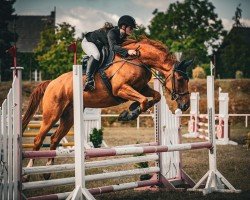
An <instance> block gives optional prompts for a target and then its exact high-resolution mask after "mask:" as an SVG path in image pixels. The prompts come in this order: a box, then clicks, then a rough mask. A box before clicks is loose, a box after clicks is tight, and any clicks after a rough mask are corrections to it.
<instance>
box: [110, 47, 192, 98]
mask: <svg viewBox="0 0 250 200" xmlns="http://www.w3.org/2000/svg"><path fill="white" fill-rule="evenodd" d="M139 48H140V46H138V47H137V48H136V49H135V50H136V52H137V54H136V55H135V56H131V57H128V58H126V59H125V58H122V59H120V60H118V61H115V62H111V63H109V64H108V65H107V66H111V65H113V64H115V63H119V62H123V63H122V65H121V66H120V67H119V68H118V69H117V70H116V71H115V72H114V74H113V75H112V76H111V77H109V80H111V79H112V78H113V77H114V76H115V74H116V73H117V72H118V71H119V70H120V69H121V68H122V67H123V66H124V64H125V63H129V64H132V65H135V66H138V67H141V68H144V69H146V70H147V71H148V72H150V73H152V74H153V75H154V76H155V78H157V79H158V80H159V81H160V83H161V84H162V85H163V86H164V85H165V81H166V80H167V79H168V78H169V77H170V76H171V83H172V91H169V93H170V95H171V99H172V100H178V99H180V98H181V97H182V96H185V95H189V94H190V93H189V91H186V92H181V93H178V92H177V90H176V85H175V79H176V77H175V72H178V73H179V74H180V75H181V76H182V77H183V78H184V79H185V80H189V78H188V75H187V73H186V72H184V71H182V70H179V69H177V66H176V65H175V66H174V68H173V70H172V73H171V74H170V75H169V76H168V77H167V78H166V79H165V80H164V78H163V77H162V76H160V75H159V73H158V72H157V71H156V70H154V69H152V68H150V66H149V65H147V64H145V63H143V62H142V61H141V60H140V58H139V57H140V51H139ZM135 59H138V61H139V62H140V63H139V64H138V63H135V62H132V61H131V60H135Z"/></svg>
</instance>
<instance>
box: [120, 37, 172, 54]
mask: <svg viewBox="0 0 250 200" xmlns="http://www.w3.org/2000/svg"><path fill="white" fill-rule="evenodd" d="M138 42H140V43H146V44H150V45H152V46H154V47H156V48H157V49H159V50H161V51H167V52H169V49H168V47H167V46H166V45H164V44H163V43H162V42H161V41H157V40H151V39H149V38H147V37H146V36H140V37H139V38H138V39H137V40H136V39H127V40H126V41H125V42H123V43H122V46H123V47H124V46H127V45H129V44H133V43H138Z"/></svg>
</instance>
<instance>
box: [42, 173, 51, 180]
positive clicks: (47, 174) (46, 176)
mask: <svg viewBox="0 0 250 200" xmlns="http://www.w3.org/2000/svg"><path fill="white" fill-rule="evenodd" d="M50 177H51V173H46V174H43V178H44V180H49V179H50Z"/></svg>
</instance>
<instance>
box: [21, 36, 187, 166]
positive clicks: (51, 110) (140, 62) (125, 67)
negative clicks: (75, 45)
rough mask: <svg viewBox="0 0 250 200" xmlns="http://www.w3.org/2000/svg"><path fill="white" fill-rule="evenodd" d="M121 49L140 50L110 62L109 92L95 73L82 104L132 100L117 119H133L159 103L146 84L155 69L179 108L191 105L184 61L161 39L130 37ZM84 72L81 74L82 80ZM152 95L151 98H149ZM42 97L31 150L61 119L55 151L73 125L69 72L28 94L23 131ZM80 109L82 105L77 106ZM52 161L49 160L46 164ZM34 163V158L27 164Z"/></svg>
mask: <svg viewBox="0 0 250 200" xmlns="http://www.w3.org/2000/svg"><path fill="white" fill-rule="evenodd" d="M123 47H124V48H127V49H136V50H137V51H138V52H139V53H138V56H137V57H136V58H134V59H133V60H125V59H122V58H121V57H119V56H118V55H116V56H115V59H114V62H113V64H111V66H110V67H109V68H108V69H106V70H105V72H106V75H107V77H109V78H110V82H111V85H112V94H110V92H109V91H108V89H107V87H106V86H105V85H104V84H103V81H102V79H101V77H100V74H99V73H97V74H96V75H95V82H96V89H95V90H94V91H92V92H84V93H83V99H84V106H85V107H90V108H105V107H110V106H115V105H118V104H120V103H119V102H117V100H115V98H114V96H115V97H120V98H122V99H124V101H134V102H135V103H133V104H132V105H131V106H130V109H129V110H128V111H124V112H123V113H122V114H121V115H120V117H119V119H120V120H125V121H128V120H133V119H135V118H136V117H138V115H139V114H140V113H141V112H144V111H146V110H147V109H148V108H150V107H152V106H153V105H154V104H155V103H157V102H159V101H160V99H161V95H160V93H159V92H157V91H155V90H153V89H152V88H150V87H149V85H148V82H149V81H150V79H151V75H152V74H151V71H148V70H149V69H154V70H156V71H158V72H159V73H160V74H162V75H163V77H165V81H164V86H165V87H166V89H167V90H168V91H169V92H170V94H171V95H172V99H174V100H175V101H176V102H177V104H178V107H179V108H180V109H181V110H187V109H188V108H189V105H190V101H189V92H188V77H187V74H186V67H187V65H189V64H190V63H189V64H187V63H185V62H181V63H179V62H177V60H176V59H175V57H174V56H173V55H171V54H170V52H169V50H168V49H167V48H166V47H165V46H164V45H163V44H162V43H160V42H156V41H153V40H150V39H147V38H144V39H141V40H140V41H135V40H133V41H132V40H131V41H129V42H127V43H126V42H125V43H124V44H123ZM84 81H85V75H83V82H84ZM148 97H151V98H152V99H151V100H148ZM41 100H42V108H43V113H42V115H43V119H42V123H41V128H40V130H39V134H38V135H37V136H36V137H35V139H34V148H33V150H35V151H38V150H39V149H40V147H41V145H42V143H43V141H44V139H45V137H46V134H47V133H48V132H49V130H50V129H51V128H52V127H53V125H54V124H55V123H56V122H57V121H58V120H60V124H59V127H58V128H57V130H56V131H55V132H54V133H53V135H52V136H51V145H50V149H51V150H55V149H56V147H57V146H58V144H59V142H60V140H61V139H62V138H63V137H64V136H65V135H66V134H67V133H68V131H69V130H70V128H71V127H72V126H73V121H74V120H73V80H72V72H68V73H65V74H62V75H61V76H59V77H58V78H56V79H54V80H52V81H44V82H42V83H41V84H39V85H38V86H37V87H36V88H35V90H34V91H33V92H32V94H31V96H30V101H29V105H28V110H27V111H26V113H25V115H24V117H23V121H22V126H23V132H24V130H25V128H26V127H27V125H28V123H29V121H30V120H31V118H32V116H33V115H34V113H35V111H36V109H37V107H38V105H39V102H40V101H41ZM79 109H83V108H79ZM52 163H53V159H49V161H48V163H47V164H48V165H49V164H52ZM32 165H33V160H31V161H30V162H29V164H28V166H29V167H31V166H32Z"/></svg>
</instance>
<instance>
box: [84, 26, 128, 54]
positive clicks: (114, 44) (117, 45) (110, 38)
mask: <svg viewBox="0 0 250 200" xmlns="http://www.w3.org/2000/svg"><path fill="white" fill-rule="evenodd" d="M85 38H86V39H87V41H88V42H92V43H94V44H95V45H96V46H97V48H98V49H99V51H100V50H101V49H102V47H103V46H105V47H108V48H109V49H110V50H112V51H114V52H115V53H118V54H119V55H121V56H122V57H127V56H128V50H127V49H124V48H122V47H121V45H122V43H123V42H124V41H125V39H126V36H125V35H121V34H120V30H119V28H118V27H114V28H112V29H111V30H109V31H105V30H104V29H98V30H95V31H93V32H89V33H87V34H86V35H85Z"/></svg>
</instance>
